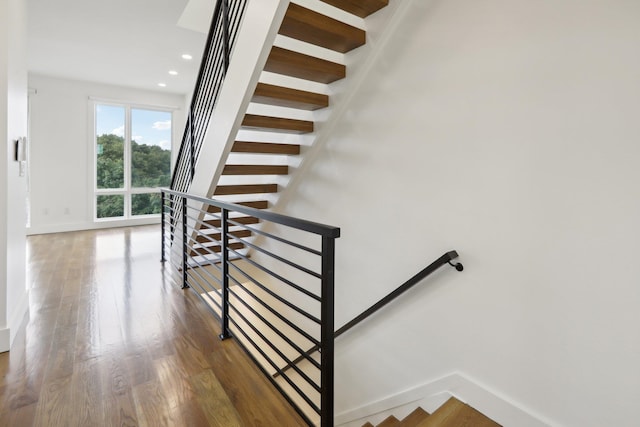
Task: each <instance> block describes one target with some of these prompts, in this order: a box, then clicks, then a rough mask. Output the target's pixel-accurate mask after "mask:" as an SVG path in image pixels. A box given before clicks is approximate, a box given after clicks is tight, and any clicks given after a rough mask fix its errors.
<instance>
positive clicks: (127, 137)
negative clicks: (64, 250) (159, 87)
mask: <svg viewBox="0 0 640 427" xmlns="http://www.w3.org/2000/svg"><path fill="white" fill-rule="evenodd" d="M89 104H90V111H91V117H92V120H91V122H92V126H90V128H91V138H90V140H91V143H92V145H93V147H92V148H91V150H89V152H90V153H91V157H92V160H91V163H90V164H91V165H92V171H91V175H92V176H91V180H92V185H91V188H92V194H91V200H92V203H91V205H92V215H93V221H94V222H95V223H104V222H111V221H119V222H122V221H132V220H143V221H144V220H145V219H158V218H160V214H147V215H132V214H131V196H132V195H133V194H148V193H158V194H159V193H160V189H159V188H152V187H140V188H132V187H131V182H130V181H131V110H150V111H160V112H164V113H171V134H170V135H171V140H170V146H171V147H173V134H174V129H173V126H174V123H175V117H174V114H173V113H174V111H175V110H176V108H175V107H164V106H158V105H143V104H137V103H132V102H124V101H116V100H105V99H98V98H90V103H89ZM100 105H105V106H112V107H122V108H124V110H125V117H124V146H123V150H124V153H123V163H124V167H123V173H124V180H123V182H124V188H100V189H99V188H98V180H97V175H96V174H97V170H98V152H97V147H98V141H97V138H98V135H97V133H98V132H97V108H98V106H100ZM171 156H172V159H171V161H170V163H171V164H173V161H172V160H173V150H172V153H171ZM108 195H123V196H124V206H123V208H124V215H123V216H118V217H108V218H98V196H108Z"/></svg>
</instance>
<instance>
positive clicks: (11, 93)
mask: <svg viewBox="0 0 640 427" xmlns="http://www.w3.org/2000/svg"><path fill="white" fill-rule="evenodd" d="M26 19H27V14H26V2H24V1H23V0H9V1H5V2H2V5H1V6H0V135H2V141H3V145H4V149H3V150H0V151H1V154H0V164H2V165H3V167H2V168H1V170H2V173H1V174H0V218H3V221H2V226H1V227H0V351H6V350H8V349H9V347H10V345H11V342H12V341H13V338H14V337H15V334H16V331H17V330H18V327H19V326H20V323H21V321H22V320H23V318H24V315H25V314H26V312H27V309H28V308H27V307H28V305H27V304H28V298H27V296H28V294H27V289H26V278H25V268H26V267H25V256H26V252H25V251H26V248H25V226H26V210H25V197H26V181H25V178H24V177H20V176H19V166H18V163H17V162H15V161H14V160H13V156H14V141H15V140H17V139H18V138H20V137H22V136H26V135H27V57H26V49H25V47H26Z"/></svg>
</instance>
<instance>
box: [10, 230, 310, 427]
mask: <svg viewBox="0 0 640 427" xmlns="http://www.w3.org/2000/svg"><path fill="white" fill-rule="evenodd" d="M159 239H160V229H159V227H158V226H144V227H131V228H123V229H109V230H98V231H82V232H73V233H60V234H50V235H39V236H31V237H29V238H28V254H27V256H28V281H29V286H30V318H29V319H28V321H27V322H26V324H25V325H23V326H22V328H21V329H20V330H19V332H18V336H17V338H16V341H15V343H14V345H13V347H12V349H11V351H10V352H8V353H3V354H0V374H1V375H0V426H16V427H28V426H47V427H56V426H65V427H70V426H83V427H86V426H123V427H124V426H153V427H156V426H190V427H192V426H194V427H197V426H220V427H235V426H304V425H306V424H305V422H304V421H303V420H302V419H301V418H300V417H299V416H298V414H297V413H296V412H295V411H294V410H293V409H291V408H290V406H289V405H288V404H287V403H286V401H285V400H284V399H283V398H282V397H281V396H280V394H279V393H278V392H277V391H276V390H275V388H274V387H273V386H272V385H271V383H270V382H269V381H268V380H267V379H266V378H265V377H264V376H263V375H262V374H261V373H260V372H259V371H258V369H257V368H256V367H255V366H253V365H252V364H251V362H250V361H249V359H248V357H247V356H246V355H245V353H244V352H243V351H242V350H241V349H240V348H239V347H238V345H237V344H236V343H235V342H234V341H233V340H226V341H220V340H219V339H218V337H217V336H218V334H219V327H218V325H217V322H216V320H215V319H214V318H213V317H212V315H211V314H210V312H209V311H208V309H207V308H206V307H205V305H204V303H203V302H201V301H200V300H199V299H198V297H197V296H196V295H195V294H194V293H193V292H192V291H191V290H188V289H187V290H182V289H180V287H179V286H178V284H176V283H175V282H173V281H172V280H171V279H170V277H169V272H168V270H164V268H163V267H162V264H161V263H160V261H159V259H160V254H159V250H160V249H159V248H160V243H159Z"/></svg>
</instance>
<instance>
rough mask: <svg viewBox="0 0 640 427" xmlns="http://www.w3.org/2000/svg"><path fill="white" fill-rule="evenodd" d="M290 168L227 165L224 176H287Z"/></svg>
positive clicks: (223, 171) (223, 172)
mask: <svg viewBox="0 0 640 427" xmlns="http://www.w3.org/2000/svg"><path fill="white" fill-rule="evenodd" d="M288 173H289V166H286V165H284V166H281V165H225V167H224V169H223V170H222V175H287V174H288Z"/></svg>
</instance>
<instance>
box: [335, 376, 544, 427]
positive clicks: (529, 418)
mask: <svg viewBox="0 0 640 427" xmlns="http://www.w3.org/2000/svg"><path fill="white" fill-rule="evenodd" d="M449 397H456V398H457V399H458V400H460V401H462V402H465V403H467V404H469V405H470V406H472V407H473V408H475V409H477V410H479V411H480V412H482V413H483V414H485V415H486V416H488V417H489V418H491V419H493V420H494V421H496V422H497V423H499V424H501V425H503V426H518V427H548V426H551V425H556V424H554V423H551V422H550V421H549V420H544V419H543V417H541V416H539V415H538V414H534V413H533V411H531V410H528V409H525V408H524V407H523V406H522V405H519V404H516V403H515V402H513V401H511V400H510V399H507V398H506V397H504V396H499V395H498V394H497V393H495V392H492V391H490V390H489V389H488V388H487V387H484V386H482V385H480V384H479V383H478V382H477V381H474V380H472V379H470V378H469V376H467V375H464V374H462V373H459V372H454V373H451V374H449V375H445V376H443V377H441V378H438V379H436V380H433V381H430V382H428V383H425V384H422V385H419V386H417V387H414V388H411V389H408V390H405V391H403V392H400V393H397V394H395V395H392V396H388V397H386V398H384V399H381V400H378V401H376V402H372V403H370V404H366V405H363V406H360V407H358V408H354V409H351V410H348V411H344V412H341V413H339V414H336V416H335V425H336V426H340V427H352V426H362V424H364V423H365V422H367V421H370V422H373V423H376V422H380V421H382V420H383V419H384V418H386V417H387V416H389V415H395V416H396V417H398V416H400V417H403V416H405V415H407V414H409V413H410V412H411V411H412V410H413V409H415V408H416V407H418V406H421V407H422V408H423V409H425V410H426V411H428V412H433V411H435V410H436V409H437V408H438V407H439V406H440V405H442V403H444V402H445V401H446V400H447V399H448V398H449Z"/></svg>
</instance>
